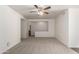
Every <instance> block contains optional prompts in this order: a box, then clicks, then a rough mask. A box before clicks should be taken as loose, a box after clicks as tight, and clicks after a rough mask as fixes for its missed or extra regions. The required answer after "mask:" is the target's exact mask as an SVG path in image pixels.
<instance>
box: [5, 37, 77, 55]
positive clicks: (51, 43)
mask: <svg viewBox="0 0 79 59" xmlns="http://www.w3.org/2000/svg"><path fill="white" fill-rule="evenodd" d="M75 53H76V52H75V51H74V50H72V49H70V48H67V47H66V46H65V45H63V44H62V43H61V42H60V41H58V40H57V39H53V38H29V39H24V40H23V41H22V42H21V43H19V44H18V45H16V46H15V47H13V48H11V49H10V50H8V51H7V52H5V54H75Z"/></svg>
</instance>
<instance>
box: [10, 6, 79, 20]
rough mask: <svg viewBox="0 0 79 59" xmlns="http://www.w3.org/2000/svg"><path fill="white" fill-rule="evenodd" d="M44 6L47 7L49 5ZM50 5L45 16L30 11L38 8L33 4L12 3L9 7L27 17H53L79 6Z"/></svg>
mask: <svg viewBox="0 0 79 59" xmlns="http://www.w3.org/2000/svg"><path fill="white" fill-rule="evenodd" d="M44 6H45V7H46V6H47V5H44ZM44 6H42V7H44ZM50 6H51V9H49V10H48V12H49V14H48V15H44V16H38V14H37V13H30V11H32V10H35V9H36V8H35V7H34V6H33V5H10V6H9V7H11V8H12V9H14V10H15V11H17V12H19V13H20V14H22V15H23V16H24V17H25V18H27V19H52V18H54V17H56V16H57V15H58V14H60V13H61V12H62V11H63V10H65V9H68V8H79V5H50Z"/></svg>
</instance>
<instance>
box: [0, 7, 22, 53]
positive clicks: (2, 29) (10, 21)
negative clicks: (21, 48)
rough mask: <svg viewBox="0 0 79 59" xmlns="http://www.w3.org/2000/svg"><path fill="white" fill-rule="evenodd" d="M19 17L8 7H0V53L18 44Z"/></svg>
mask: <svg viewBox="0 0 79 59" xmlns="http://www.w3.org/2000/svg"><path fill="white" fill-rule="evenodd" d="M21 17H22V16H21V15H20V14H18V13H17V12H15V11H14V10H13V9H11V8H10V7H8V6H0V53H3V52H4V51H6V50H7V49H9V48H11V47H13V46H14V45H16V44H18V43H19V42H20V41H21V40H20V36H21V35H20V19H21Z"/></svg>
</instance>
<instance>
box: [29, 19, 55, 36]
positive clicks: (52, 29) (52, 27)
mask: <svg viewBox="0 0 79 59" xmlns="http://www.w3.org/2000/svg"><path fill="white" fill-rule="evenodd" d="M29 21H39V22H40V21H48V31H36V32H35V37H55V19H29Z"/></svg>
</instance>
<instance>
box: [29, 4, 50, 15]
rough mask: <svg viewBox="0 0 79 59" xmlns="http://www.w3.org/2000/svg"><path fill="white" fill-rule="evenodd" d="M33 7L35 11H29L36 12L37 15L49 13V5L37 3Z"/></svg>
mask: <svg viewBox="0 0 79 59" xmlns="http://www.w3.org/2000/svg"><path fill="white" fill-rule="evenodd" d="M34 7H35V8H36V10H35V11H30V12H31V13H33V12H37V13H38V15H41V16H42V15H46V14H49V13H48V9H50V8H51V7H50V6H47V7H41V6H38V5H34Z"/></svg>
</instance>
